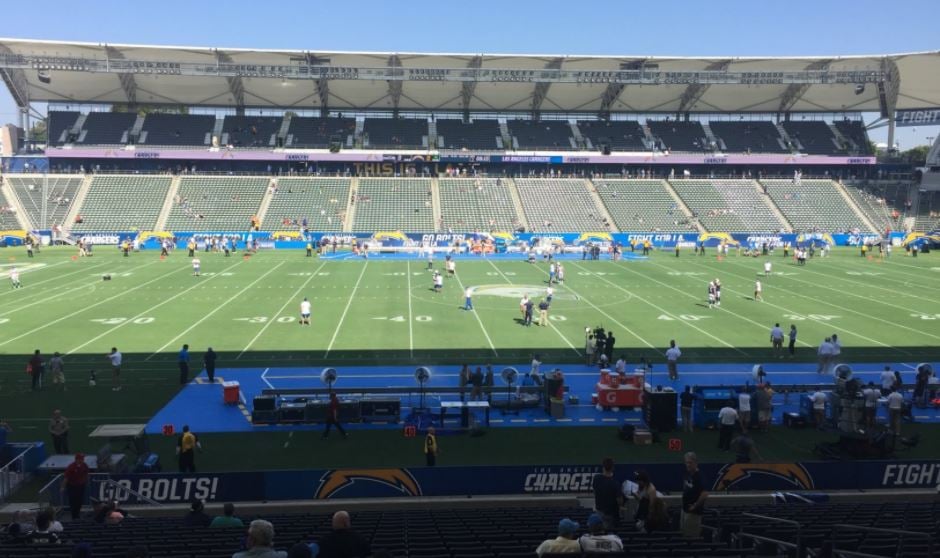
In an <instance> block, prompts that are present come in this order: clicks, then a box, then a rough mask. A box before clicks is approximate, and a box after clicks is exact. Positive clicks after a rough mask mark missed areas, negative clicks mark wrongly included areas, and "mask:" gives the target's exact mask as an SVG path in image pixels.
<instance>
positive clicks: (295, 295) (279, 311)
mask: <svg viewBox="0 0 940 558" xmlns="http://www.w3.org/2000/svg"><path fill="white" fill-rule="evenodd" d="M325 265H326V262H323V263H321V264H320V267H318V268H316V269H315V270H314V271H313V273H311V274H310V277H307V280H306V281H304V282H303V284H302V285H301V286H300V287H299V288H298V289H297V290H296V291H294V294H292V295H291V296H290V298H288V299H287V301H286V302H284V305H283V306H281V308H280V309H279V310H278V311H277V313H276V314H274V316H275V318H276V317H277V316H280V314H281V312H283V311H284V309H285V308H287V305H288V304H290V303H291V301H292V300H293V299H295V298H297V295H298V294H300V291H302V290H303V289H304V287H306V286H307V284H308V283H310V281H312V280H313V278H314V277H316V276H317V273H319V271H320V270H321V269H323V266H325ZM276 321H277V320H276V319H274V320H268V321H267V322H266V323H265V324H264V327H262V328H261V331H259V332H258V334H257V335H255V336H254V337H253V338H252V339H251V341H249V342H248V344H247V345H245V348H244V349H242V352H240V353H238V356H236V357H235V360H239V359H240V358H242V355H244V354H245V353H246V352H248V349H250V348H251V346H252V345H254V344H255V341H257V340H258V338H259V337H261V336H262V335H264V332H265V331H267V329H268V328H269V327H270V326H271V324H273V323H274V322H276Z"/></svg>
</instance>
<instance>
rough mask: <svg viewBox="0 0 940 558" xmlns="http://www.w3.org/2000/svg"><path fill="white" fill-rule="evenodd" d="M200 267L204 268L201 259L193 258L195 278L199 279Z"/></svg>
mask: <svg viewBox="0 0 940 558" xmlns="http://www.w3.org/2000/svg"><path fill="white" fill-rule="evenodd" d="M200 266H202V262H200V261H199V258H193V277H199V268H200Z"/></svg>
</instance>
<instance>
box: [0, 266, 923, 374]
mask: <svg viewBox="0 0 940 558" xmlns="http://www.w3.org/2000/svg"><path fill="white" fill-rule="evenodd" d="M6 254H7V261H6V262H5V263H4V264H3V267H5V268H7V270H9V268H10V267H11V266H14V265H15V266H17V267H18V268H19V269H20V270H21V273H22V282H23V285H24V286H23V288H22V289H16V290H14V289H12V288H11V287H10V283H9V281H5V282H4V283H3V286H4V288H5V289H4V290H3V291H2V292H0V328H2V330H3V336H2V338H0V354H2V355H3V358H4V359H5V360H6V361H7V363H6V364H7V366H5V368H4V369H5V372H4V378H3V380H4V382H5V383H9V382H10V381H11V380H16V379H19V380H24V379H25V378H24V377H23V376H24V374H22V370H23V369H24V367H25V361H26V358H25V356H26V355H28V354H29V353H31V352H32V351H33V350H34V349H40V350H41V351H42V352H43V353H44V354H49V353H52V352H53V351H59V352H61V353H62V354H64V355H66V360H67V362H68V363H69V364H70V368H71V370H73V371H74V370H76V368H78V369H84V368H106V366H105V365H106V364H107V361H106V358H105V354H106V353H107V352H108V351H109V349H110V348H111V347H112V346H114V347H117V348H118V349H120V350H121V352H122V353H124V355H125V367H126V368H127V369H128V370H155V369H159V368H165V367H166V366H165V365H166V363H168V362H170V363H172V361H173V360H174V358H175V353H176V352H177V351H178V350H179V349H180V347H181V346H182V344H183V343H188V344H189V345H190V346H191V347H192V350H193V352H194V353H196V352H200V351H202V350H204V349H205V348H206V347H208V346H212V347H213V348H214V349H215V350H216V351H217V352H219V353H220V360H219V367H220V368H222V367H229V366H253V365H258V364H259V363H263V364H264V365H266V366H267V365H303V364H306V363H316V364H320V363H323V362H324V361H330V362H333V363H344V362H345V363H348V362H352V361H355V362H357V363H362V364H366V363H369V362H378V363H409V362H413V363H440V362H458V361H461V360H464V359H475V360H479V359H487V360H495V361H500V362H514V361H515V360H519V359H521V360H528V356H529V355H530V354H531V353H532V352H533V351H537V352H540V353H543V355H545V360H548V361H552V360H559V361H561V360H572V359H575V360H576V359H580V358H581V357H580V355H581V353H583V349H584V330H585V327H587V326H590V327H594V326H603V327H605V328H606V329H608V330H610V331H613V332H614V333H615V334H616V337H617V343H616V346H617V347H618V351H617V352H618V353H619V352H620V349H623V350H624V351H625V352H626V353H627V354H628V358H629V360H631V361H636V360H637V359H638V357H639V356H641V355H646V356H648V357H652V358H659V359H660V360H661V358H662V357H661V355H660V352H661V351H662V350H663V349H664V348H665V347H666V346H667V344H668V341H669V340H670V339H675V340H676V341H677V342H678V344H679V346H680V347H681V348H682V349H683V353H684V357H683V360H685V361H686V362H697V361H712V362H715V361H718V362H727V361H745V362H749V361H755V362H756V361H759V360H761V359H765V358H767V356H768V354H769V342H768V332H769V329H770V328H771V326H773V324H774V323H775V322H780V323H781V324H782V325H783V326H784V328H785V329H786V328H787V327H788V326H789V324H791V323H792V324H796V325H797V327H798V328H799V341H798V344H797V346H798V349H799V350H800V353H801V357H802V358H812V355H813V352H814V350H815V347H816V346H817V345H818V344H819V342H820V341H821V340H822V338H823V337H825V336H827V335H829V334H831V333H834V332H837V333H838V334H839V337H840V338H841V339H842V343H843V347H844V348H843V352H844V355H845V358H846V359H847V360H850V361H861V360H889V361H905V362H906V361H912V360H926V359H928V358H931V357H936V356H937V350H936V347H937V346H938V342H940V261H937V260H936V259H934V258H932V255H924V256H922V257H920V258H917V259H914V258H910V257H904V256H903V255H901V254H899V253H898V252H897V251H896V252H895V254H894V255H893V256H892V258H891V259H890V260H888V261H885V262H881V261H880V260H879V259H874V260H867V259H864V258H861V257H858V256H857V252H855V251H854V250H852V251H849V250H848V249H846V250H845V251H837V252H835V254H834V255H833V256H831V257H829V258H827V259H820V258H816V259H813V260H811V261H810V262H809V263H808V264H807V265H806V266H805V267H798V266H796V265H794V264H793V263H792V262H791V261H790V260H785V259H784V258H782V257H781V256H780V253H779V252H778V254H777V255H776V256H775V257H773V258H770V257H768V258H749V257H743V256H742V257H738V256H735V255H731V256H729V257H728V258H726V259H724V260H723V261H718V260H717V258H716V257H715V256H714V255H711V254H710V255H707V256H704V257H698V256H694V255H692V254H691V252H684V253H683V254H682V257H680V258H676V257H675V256H674V255H673V254H672V253H671V252H660V253H654V254H653V255H652V256H651V257H650V259H649V260H646V261H621V262H612V261H606V260H602V261H582V260H580V259H571V260H564V264H565V268H566V281H565V284H564V285H561V286H557V287H556V291H555V298H554V302H553V304H552V306H551V312H550V325H549V326H548V327H542V328H539V327H531V328H526V327H523V326H522V325H521V324H520V323H519V321H518V320H519V318H521V314H520V312H519V298H520V296H521V294H523V293H528V294H529V295H530V296H531V297H532V298H533V299H534V300H535V301H536V302H538V300H539V299H541V298H542V296H543V295H544V291H545V287H546V286H547V285H546V282H547V278H548V275H547V269H548V266H547V264H544V263H538V264H535V265H532V264H528V263H526V262H523V261H519V260H515V259H501V260H495V261H493V260H459V261H458V263H457V277H456V278H447V279H446V280H445V286H444V290H443V292H441V293H435V292H433V291H432V289H431V277H430V273H429V272H428V271H427V270H426V267H427V264H426V261H425V260H423V259H418V258H415V259H412V260H379V259H375V258H373V259H371V260H369V261H364V260H361V259H360V260H346V261H335V260H332V261H326V260H320V259H318V258H307V257H304V255H303V252H300V251H297V252H295V251H283V250H282V251H278V252H273V251H272V252H263V253H260V254H258V255H255V256H253V257H251V258H245V257H242V256H240V255H239V256H235V257H230V258H225V257H223V256H222V255H220V254H215V253H211V254H207V253H200V254H199V255H200V256H201V259H202V261H203V262H202V276H201V277H193V274H192V269H191V266H190V263H189V259H188V258H187V257H186V254H185V252H183V251H177V252H175V253H173V254H172V255H171V256H169V257H168V258H166V259H163V260H161V259H160V258H159V256H158V255H157V254H156V253H154V252H141V253H135V254H132V255H131V257H128V258H124V257H120V255H119V254H118V253H117V251H116V250H113V251H112V250H110V249H108V248H105V247H99V248H98V249H97V250H96V251H95V255H94V257H91V258H82V259H75V258H73V256H74V252H73V250H71V249H47V250H43V251H42V253H41V254H39V255H38V256H37V257H36V258H34V259H27V258H25V253H24V252H21V251H20V250H18V249H12V248H11V249H7V250H6ZM14 259H15V261H14ZM765 260H769V261H771V262H772V263H773V272H772V274H771V275H770V276H769V277H765V276H764V275H763V270H762V266H763V263H764V261H765ZM441 264H442V260H441V259H440V258H438V259H436V260H435V266H440V265H441ZM105 274H108V275H110V276H111V277H112V279H111V280H110V281H103V280H102V276H103V275H105ZM712 278H719V279H720V280H721V283H722V286H723V289H722V293H723V294H722V298H723V300H722V307H721V308H720V309H709V308H708V307H707V304H706V286H707V283H708V281H709V280H710V279H712ZM755 279H760V280H761V281H762V282H763V284H764V301H763V302H755V301H754V300H752V295H753V290H754V281H755ZM467 287H473V288H474V296H473V302H474V307H475V309H476V311H475V312H465V311H463V310H462V309H461V307H462V306H463V302H464V299H463V292H464V289H465V288H467ZM304 297H308V298H309V299H310V300H311V301H312V303H313V320H312V322H313V325H312V326H311V327H300V326H299V325H298V318H299V307H300V302H301V300H302V299H303V298H304ZM11 359H12V362H11ZM17 361H19V363H20V365H15V363H16V362H17Z"/></svg>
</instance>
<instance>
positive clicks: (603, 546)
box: [578, 513, 623, 553]
mask: <svg viewBox="0 0 940 558" xmlns="http://www.w3.org/2000/svg"><path fill="white" fill-rule="evenodd" d="M587 525H588V533H587V534H584V535H581V538H580V539H578V544H579V545H580V546H581V551H582V552H597V553H600V552H623V541H621V540H620V537H618V536H617V535H615V534H613V533H611V534H607V530H606V529H605V528H604V518H603V517H601V515H600V514H598V513H592V514H591V515H590V517H588V520H587Z"/></svg>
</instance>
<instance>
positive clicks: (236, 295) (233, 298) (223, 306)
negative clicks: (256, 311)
mask: <svg viewBox="0 0 940 558" xmlns="http://www.w3.org/2000/svg"><path fill="white" fill-rule="evenodd" d="M282 265H284V262H280V263H279V264H277V265H276V266H274V267H272V268H271V269H269V270H268V271H267V272H265V274H264V275H262V276H260V277H258V278H257V279H255V280H254V281H252V282H251V283H249V284H248V286H247V287H245V288H243V289H242V290H240V291H238V292H237V293H235V294H234V295H232V297H230V298H229V299H228V300H226V301H225V302H223V303H222V304H220V305H218V306H216V307H215V308H214V309H213V310H212V312H209V313H208V314H206V315H205V316H203V317H202V318H200V319H199V320H198V321H197V322H195V323H194V324H193V325H191V326H189V327H188V328H186V329H185V330H183V331H182V332H180V334H179V335H177V336H176V337H174V338H173V339H170V340H169V341H167V343H166V344H165V345H163V346H162V347H160V348H159V349H157V350H156V351H155V352H153V353H152V354H151V355H150V356H148V357H147V358H145V359H144V362H147V361H148V360H150V359H152V358H153V357H154V356H156V355H157V354H159V353H161V352H163V349H166V348H167V347H169V346H170V345H172V344H173V343H174V342H176V341H177V340H178V339H179V338H180V337H182V336H184V335H186V334H187V333H189V332H190V331H192V330H193V328H194V327H196V326H198V325H199V324H201V323H202V322H204V321H206V320H208V319H209V318H211V317H212V315H213V314H215V313H216V312H218V311H219V310H221V309H222V308H225V306H226V305H227V304H228V303H229V302H232V301H233V300H235V299H236V298H238V297H239V296H240V295H242V294H243V293H245V292H246V291H248V289H250V288H251V287H253V286H254V284H255V283H257V282H258V281H261V280H262V279H264V278H265V277H267V276H268V275H270V274H271V273H274V271H275V270H276V269H277V268H279V267H281V266H282Z"/></svg>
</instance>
